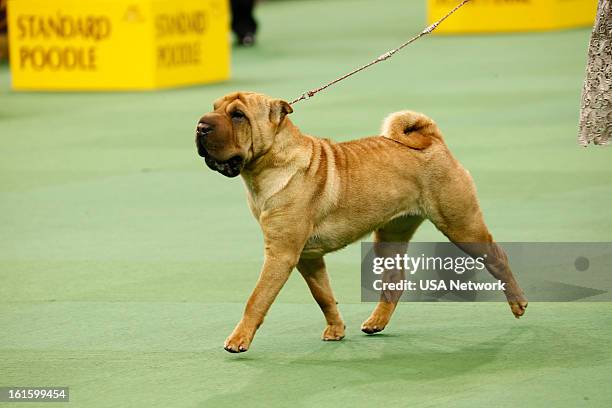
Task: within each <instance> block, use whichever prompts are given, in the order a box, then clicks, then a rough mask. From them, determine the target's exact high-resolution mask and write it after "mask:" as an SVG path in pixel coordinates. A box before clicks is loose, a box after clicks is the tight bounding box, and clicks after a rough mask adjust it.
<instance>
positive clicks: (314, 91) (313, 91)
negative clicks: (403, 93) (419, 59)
mask: <svg viewBox="0 0 612 408" xmlns="http://www.w3.org/2000/svg"><path fill="white" fill-rule="evenodd" d="M469 1H470V0H463V1H462V2H461V3H459V4H458V5H456V6H455V8H454V9H452V10H451V11H449V12H448V13H447V14H446V15H445V16H444V17H442V18H441V19H439V20H438V21H436V22H435V23H433V24H432V25H430V26H429V27H427V28H425V29H424V30H423V31H421V32H420V33H418V34H417V35H415V36H414V37H412V38H411V39H409V40H408V41H406V42H405V43H403V44H402V45H400V46H399V47H397V48H395V49H392V50H391V51H387V52H385V53H384V54H382V55H381V56H380V57H378V58H376V59H375V60H373V61H370V62H368V63H367V64H365V65H362V66H361V67H359V68H356V69H354V70H352V71H351V72H348V73H346V74H344V75H342V76H341V77H338V78H336V79H334V80H333V81H331V82H328V83H327V84H325V85H323V86H320V87H319V88H315V89H311V90H310V91H307V92H304V93H303V94H302V95H300V97H299V98H297V99H294V100H293V101H292V102H291V103H290V105H293V104H294V103H297V102H299V101H301V100H304V99H308V98H311V97H313V96H314V95H315V94H317V93H319V92H321V91H322V90H324V89H327V88H329V87H330V86H332V85H334V84H336V83H338V82H340V81H342V80H344V79H346V78H348V77H350V76H352V75H355V74H356V73H358V72H360V71H363V70H364V69H366V68H369V67H371V66H372V65H374V64H378V63H379V62H381V61H384V60H386V59H388V58H391V57H392V56H393V54H395V53H396V52H398V51H399V50H401V49H402V48H404V47H406V46H408V45H410V44H412V43H413V42H415V41H416V40H418V39H419V38H421V37H423V36H425V35H427V34H430V33H431V32H433V31H434V30H435V29H436V28H438V26H439V25H440V23H442V22H443V21H444V20H446V19H447V18H449V17H450V16H451V15H452V14H453V13H454V12H455V11H457V10H459V9H460V8H461V7H463V5H464V4H466V3H468V2H469Z"/></svg>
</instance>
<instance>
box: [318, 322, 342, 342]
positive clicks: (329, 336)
mask: <svg viewBox="0 0 612 408" xmlns="http://www.w3.org/2000/svg"><path fill="white" fill-rule="evenodd" d="M344 329H346V326H345V325H344V323H340V324H328V325H327V327H326V328H325V330H323V334H322V335H321V339H322V340H323V341H338V340H342V339H343V338H344Z"/></svg>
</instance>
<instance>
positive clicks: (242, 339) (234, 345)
mask: <svg viewBox="0 0 612 408" xmlns="http://www.w3.org/2000/svg"><path fill="white" fill-rule="evenodd" d="M250 345H251V338H250V336H247V335H243V334H241V333H232V334H231V335H230V336H229V337H228V338H227V339H226V340H225V344H224V345H223V348H224V349H225V351H228V352H230V353H244V352H245V351H247V350H248V349H249V346H250Z"/></svg>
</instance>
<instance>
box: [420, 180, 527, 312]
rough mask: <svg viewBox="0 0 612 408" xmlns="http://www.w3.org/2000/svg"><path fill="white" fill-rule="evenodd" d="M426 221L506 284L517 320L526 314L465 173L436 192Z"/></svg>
mask: <svg viewBox="0 0 612 408" xmlns="http://www.w3.org/2000/svg"><path fill="white" fill-rule="evenodd" d="M432 198H434V199H433V200H431V202H430V205H429V210H428V218H429V219H430V220H431V222H433V223H434V225H435V226H436V228H438V229H439V230H440V231H441V232H442V233H443V234H444V235H446V236H447V237H448V239H450V240H451V241H452V242H453V243H454V244H455V245H457V246H458V247H459V248H461V249H462V250H463V251H464V252H465V253H467V254H468V255H470V256H472V257H473V258H476V257H483V256H484V257H485V262H484V263H485V267H486V268H487V270H488V271H489V273H491V275H493V277H495V278H496V279H499V280H500V281H501V282H503V283H505V290H504V294H505V295H506V299H507V300H508V303H509V304H510V309H511V310H512V313H513V314H514V316H515V317H516V318H517V319H518V318H519V317H521V316H522V315H523V314H524V313H525V309H526V308H527V298H526V297H525V294H524V293H523V290H522V289H521V287H520V286H519V284H518V282H517V281H516V279H515V278H514V275H513V274H512V271H511V270H510V265H509V264H508V257H507V255H506V253H505V251H504V250H503V249H502V247H501V246H499V245H498V244H497V243H496V242H495V241H493V237H492V236H491V234H490V233H489V230H488V228H487V226H486V225H485V222H484V219H483V216H482V211H481V210H480V206H479V204H478V199H477V198H476V189H475V188H474V184H473V182H472V180H471V177H470V176H469V175H468V173H467V172H466V173H463V176H461V173H458V174H457V175H456V177H455V183H453V184H448V185H446V186H444V187H443V188H440V187H438V188H436V190H435V192H434V197H432Z"/></svg>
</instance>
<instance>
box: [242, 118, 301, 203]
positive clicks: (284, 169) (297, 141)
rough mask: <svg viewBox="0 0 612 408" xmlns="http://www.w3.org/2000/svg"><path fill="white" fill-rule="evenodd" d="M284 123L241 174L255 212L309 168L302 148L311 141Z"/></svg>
mask: <svg viewBox="0 0 612 408" xmlns="http://www.w3.org/2000/svg"><path fill="white" fill-rule="evenodd" d="M285 121H286V123H285V124H284V126H281V127H280V129H279V132H278V133H277V134H276V137H275V140H274V143H272V145H271V146H270V148H268V150H267V151H266V152H265V153H263V154H261V155H260V156H259V157H257V158H256V159H255V160H253V162H252V163H251V164H249V166H247V167H246V168H245V170H244V171H243V172H242V178H243V180H244V183H245V186H246V188H247V192H248V194H249V200H250V201H251V203H252V205H253V206H254V207H255V208H256V210H257V211H259V210H261V209H262V208H263V206H264V205H265V202H266V201H267V200H268V199H269V198H271V197H272V196H274V195H275V194H276V193H278V192H280V191H281V190H283V189H284V188H285V187H286V186H287V185H288V184H289V182H290V181H291V179H292V178H293V176H295V174H297V173H298V172H299V171H300V170H302V169H303V168H306V167H307V165H308V160H307V159H305V158H304V157H303V153H302V152H303V150H302V149H303V147H304V145H305V144H309V143H310V142H309V141H308V139H307V138H306V137H305V136H303V135H302V134H301V133H300V131H299V130H298V128H297V127H296V126H294V125H293V124H292V123H291V122H289V121H288V119H285ZM308 159H309V158H308ZM270 180H273V181H274V182H270Z"/></svg>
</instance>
